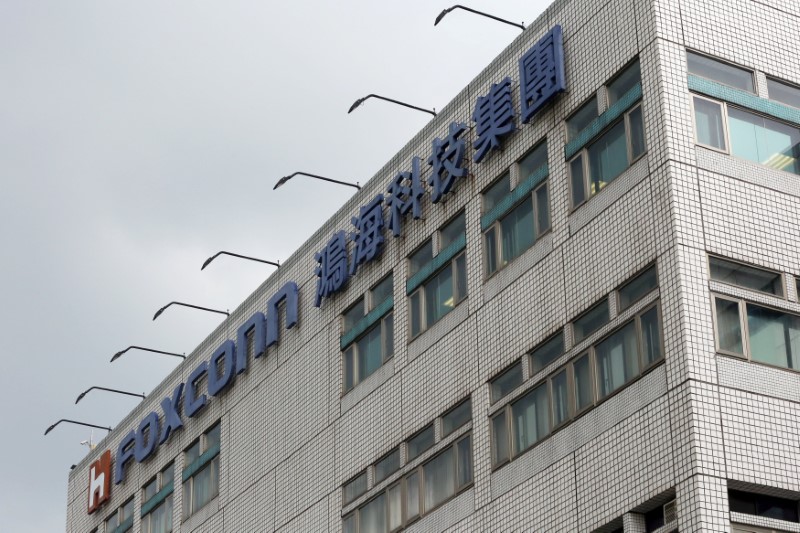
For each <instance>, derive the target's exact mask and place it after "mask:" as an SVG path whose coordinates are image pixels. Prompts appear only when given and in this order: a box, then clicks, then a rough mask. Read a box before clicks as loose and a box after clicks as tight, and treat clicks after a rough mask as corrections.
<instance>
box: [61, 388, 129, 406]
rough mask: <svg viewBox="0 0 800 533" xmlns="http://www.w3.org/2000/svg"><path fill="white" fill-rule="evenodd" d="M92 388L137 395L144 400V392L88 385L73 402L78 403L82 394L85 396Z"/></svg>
mask: <svg viewBox="0 0 800 533" xmlns="http://www.w3.org/2000/svg"><path fill="white" fill-rule="evenodd" d="M93 389H97V390H104V391H108V392H116V393H117V394H127V395H128V396H138V397H139V398H141V399H143V400H144V398H145V395H144V393H142V394H136V393H135V392H126V391H124V390H117V389H107V388H105V387H89V388H88V389H86V390H85V391H83V392H82V393H80V394H79V395H78V399H77V400H75V404H76V405H77V403H78V402H79V401H81V400H82V399H83V397H84V396H86V394H87V393H88V392H89V391H90V390H93Z"/></svg>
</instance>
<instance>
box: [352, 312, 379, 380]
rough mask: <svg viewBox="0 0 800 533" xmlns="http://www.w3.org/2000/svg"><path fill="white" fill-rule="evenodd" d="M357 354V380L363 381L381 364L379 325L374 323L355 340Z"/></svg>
mask: <svg viewBox="0 0 800 533" xmlns="http://www.w3.org/2000/svg"><path fill="white" fill-rule="evenodd" d="M356 346H357V348H356V352H357V354H358V365H357V367H358V382H361V381H363V380H364V379H366V378H367V377H368V376H371V375H372V373H373V372H375V371H376V370H378V369H379V368H380V367H381V365H383V353H382V349H381V325H380V324H377V325H375V326H374V327H373V328H372V329H371V330H369V332H368V333H367V334H366V335H364V336H363V337H361V338H360V339H358V340H357V341H356Z"/></svg>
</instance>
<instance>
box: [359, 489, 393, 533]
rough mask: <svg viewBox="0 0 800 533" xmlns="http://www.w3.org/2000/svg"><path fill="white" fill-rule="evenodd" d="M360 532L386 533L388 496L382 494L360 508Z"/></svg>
mask: <svg viewBox="0 0 800 533" xmlns="http://www.w3.org/2000/svg"><path fill="white" fill-rule="evenodd" d="M358 531H359V533H386V532H387V531H388V529H387V526H386V496H385V495H384V494H381V495H380V496H378V497H377V498H375V499H374V500H372V501H370V502H369V503H367V504H366V505H364V506H363V507H360V508H359V509H358Z"/></svg>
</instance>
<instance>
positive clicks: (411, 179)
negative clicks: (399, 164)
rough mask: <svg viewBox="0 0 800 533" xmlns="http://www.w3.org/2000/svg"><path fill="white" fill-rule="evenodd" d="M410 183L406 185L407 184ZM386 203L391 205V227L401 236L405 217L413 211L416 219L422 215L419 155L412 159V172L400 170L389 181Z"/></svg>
mask: <svg viewBox="0 0 800 533" xmlns="http://www.w3.org/2000/svg"><path fill="white" fill-rule="evenodd" d="M406 183H407V184H408V185H405V184H406ZM386 192H387V193H388V194H389V196H387V197H386V205H387V206H389V229H391V230H392V235H394V236H395V237H399V236H400V234H401V230H402V225H403V218H405V216H406V215H407V214H408V212H409V211H411V213H412V216H413V217H414V220H419V219H420V218H421V217H422V202H421V201H420V200H422V195H423V194H424V193H425V191H424V190H423V188H422V181H421V180H420V177H419V157H414V158H412V159H411V172H400V173H399V174H397V176H395V177H394V179H393V180H392V181H391V182H389V188H388V189H387V190H386Z"/></svg>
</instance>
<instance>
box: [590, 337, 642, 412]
mask: <svg viewBox="0 0 800 533" xmlns="http://www.w3.org/2000/svg"><path fill="white" fill-rule="evenodd" d="M595 350H596V355H595V356H596V357H597V376H598V383H599V391H600V397H601V398H604V397H605V396H608V395H609V394H611V393H612V392H614V391H615V390H617V389H619V388H620V387H622V386H623V385H625V384H626V383H627V382H629V381H630V380H632V379H633V378H635V377H636V376H637V375H638V374H639V354H638V350H637V346H636V325H635V324H634V322H629V323H628V324H627V325H626V326H625V327H623V328H622V329H621V330H619V331H617V332H616V333H614V334H613V335H611V336H610V337H609V338H607V339H606V340H604V341H603V342H601V343H600V344H598V345H597V347H596V349H595Z"/></svg>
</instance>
